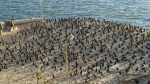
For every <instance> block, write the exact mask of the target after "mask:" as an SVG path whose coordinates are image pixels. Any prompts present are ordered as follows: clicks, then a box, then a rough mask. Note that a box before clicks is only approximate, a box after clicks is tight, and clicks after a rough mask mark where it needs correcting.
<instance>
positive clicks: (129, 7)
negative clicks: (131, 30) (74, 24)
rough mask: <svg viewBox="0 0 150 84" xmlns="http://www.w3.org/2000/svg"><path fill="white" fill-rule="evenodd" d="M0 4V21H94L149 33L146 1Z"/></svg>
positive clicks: (1, 0)
mask: <svg viewBox="0 0 150 84" xmlns="http://www.w3.org/2000/svg"><path fill="white" fill-rule="evenodd" d="M41 2H42V0H0V12H1V13H0V21H5V20H10V19H23V18H29V17H38V16H41V15H42V14H41V7H43V17H44V18H60V17H94V18H97V19H107V20H113V21H117V22H121V23H127V24H129V23H130V24H132V25H137V26H141V27H143V28H149V29H150V0H43V6H42V3H41Z"/></svg>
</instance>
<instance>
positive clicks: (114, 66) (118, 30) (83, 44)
mask: <svg viewBox="0 0 150 84" xmlns="http://www.w3.org/2000/svg"><path fill="white" fill-rule="evenodd" d="M65 46H67V47H68V48H67V52H68V54H67V55H68V57H69V58H68V60H69V68H70V73H69V74H70V82H71V84H77V83H80V84H86V83H87V84H88V83H100V84H103V83H113V84H116V83H118V84H121V83H129V82H132V83H133V84H134V83H135V84H136V83H139V84H147V83H148V81H150V80H149V79H148V77H149V73H150V71H149V68H150V65H149V64H150V59H149V58H150V30H146V29H142V28H139V27H136V26H132V25H127V24H119V23H116V22H114V21H105V20H96V19H94V18H60V19H48V20H45V21H43V22H31V23H27V24H21V23H20V25H17V30H16V31H15V32H13V33H8V34H5V35H1V36H0V71H1V72H4V71H5V72H6V74H10V75H11V74H14V73H15V74H16V77H14V80H18V81H16V82H14V81H13V79H12V80H10V83H20V82H19V81H22V82H23V81H24V80H23V79H18V78H17V76H20V75H21V76H22V77H26V74H27V73H31V71H35V70H36V69H38V68H39V66H40V65H42V66H41V67H40V69H41V71H45V72H46V73H47V74H45V77H47V78H48V80H49V83H51V82H52V81H54V80H55V81H57V82H58V83H60V84H65V83H66V82H67V80H66V64H65V55H66V51H65ZM19 72H20V73H19ZM3 74H5V73H3ZM4 78H5V77H4ZM27 78H28V79H27V80H26V81H29V82H35V81H36V79H33V80H29V79H30V78H32V76H31V74H29V75H28V77H27ZM0 81H3V80H2V79H1V80H0Z"/></svg>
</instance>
